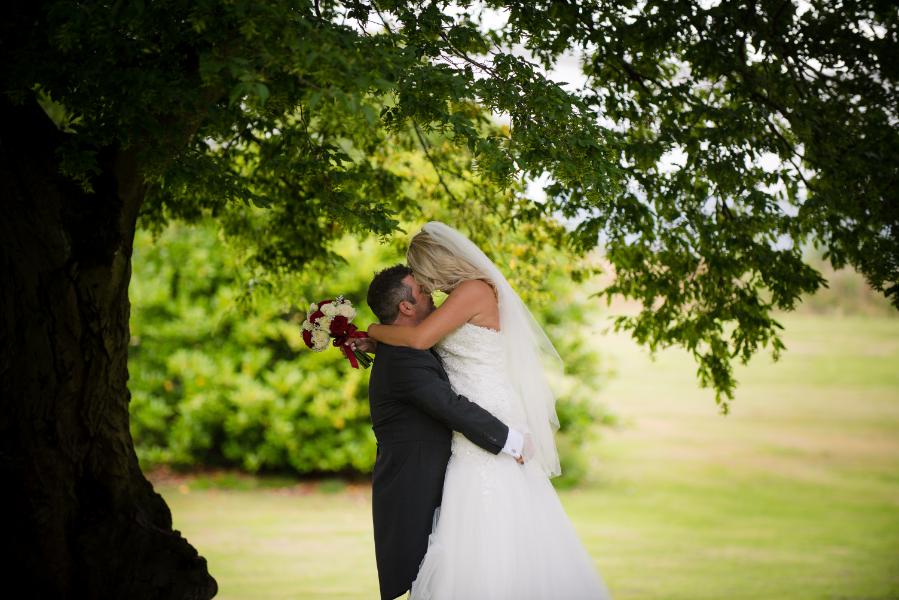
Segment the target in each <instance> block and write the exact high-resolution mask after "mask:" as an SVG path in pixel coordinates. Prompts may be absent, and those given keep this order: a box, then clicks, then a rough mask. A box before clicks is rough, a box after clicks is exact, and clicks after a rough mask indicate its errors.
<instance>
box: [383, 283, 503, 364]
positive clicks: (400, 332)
mask: <svg viewBox="0 0 899 600" xmlns="http://www.w3.org/2000/svg"><path fill="white" fill-rule="evenodd" d="M485 300H490V301H494V295H493V291H492V288H491V287H490V284H488V283H485V282H483V281H480V280H477V279H473V280H470V281H464V282H462V283H460V284H459V286H458V287H456V289H454V290H453V292H452V293H451V294H450V295H449V296H447V297H446V300H445V301H444V302H443V304H441V305H440V308H438V309H437V310H435V311H434V312H432V313H431V314H430V315H428V316H427V317H425V319H424V320H423V321H422V322H421V323H419V324H418V325H381V324H380V323H373V324H372V325H370V326H369V328H368V335H369V336H371V337H373V338H374V339H376V340H377V341H379V342H384V343H385V344H390V345H391V346H407V347H410V348H417V349H419V350H426V349H428V348H430V347H431V346H433V345H434V344H436V343H437V342H439V341H440V340H442V339H443V337H444V336H445V335H447V334H448V333H450V332H451V331H453V330H455V329H457V328H459V327H460V326H461V325H462V324H463V323H467V322H468V321H469V320H471V318H472V317H474V316H475V315H477V314H478V313H480V312H481V310H483V307H484V301H485Z"/></svg>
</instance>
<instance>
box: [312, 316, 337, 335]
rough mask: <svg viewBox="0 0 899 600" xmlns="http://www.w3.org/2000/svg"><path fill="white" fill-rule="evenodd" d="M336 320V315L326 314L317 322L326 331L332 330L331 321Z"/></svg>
mask: <svg viewBox="0 0 899 600" xmlns="http://www.w3.org/2000/svg"><path fill="white" fill-rule="evenodd" d="M333 320H334V317H330V316H328V315H325V316H324V317H319V318H318V321H316V322H315V324H316V326H317V327H318V328H319V329H321V330H322V331H324V332H325V333H330V332H331V321H333Z"/></svg>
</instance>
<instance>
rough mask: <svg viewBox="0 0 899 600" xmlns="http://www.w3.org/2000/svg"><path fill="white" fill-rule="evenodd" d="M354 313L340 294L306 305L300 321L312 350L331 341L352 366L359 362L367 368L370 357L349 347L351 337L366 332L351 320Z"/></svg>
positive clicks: (323, 347) (357, 364) (356, 365)
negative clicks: (303, 319)
mask: <svg viewBox="0 0 899 600" xmlns="http://www.w3.org/2000/svg"><path fill="white" fill-rule="evenodd" d="M355 316H356V309H355V308H353V303H352V302H350V301H349V300H347V299H346V298H344V297H343V296H337V298H335V299H333V300H322V301H321V302H314V303H312V305H310V306H309V312H308V313H306V320H305V321H303V325H302V329H303V341H304V342H306V345H307V346H309V347H310V348H312V350H313V351H314V352H321V351H322V350H324V349H325V348H327V347H328V343H329V342H331V343H333V345H334V346H336V347H337V348H340V349H341V350H342V351H343V354H344V356H346V358H347V360H348V361H350V364H351V365H352V366H353V368H354V369H358V368H359V365H360V364H361V365H362V366H363V367H364V368H366V369H367V368H368V367H370V366H371V363H372V357H371V356H369V355H368V354H366V353H365V352H362V351H361V350H354V349H352V348H351V347H350V344H349V342H350V340H351V339H353V338H364V337H368V334H366V333H365V332H364V331H359V328H358V327H356V326H355V325H353V324H352V323H350V321H352V320H353V317H355ZM332 340H333V342H332Z"/></svg>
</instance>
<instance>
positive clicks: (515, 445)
mask: <svg viewBox="0 0 899 600" xmlns="http://www.w3.org/2000/svg"><path fill="white" fill-rule="evenodd" d="M523 448H524V435H523V434H522V433H521V432H520V431H516V430H514V429H512V428H511V427H509V435H508V436H507V437H506V445H505V446H503V449H502V451H503V452H505V453H506V454H511V455H512V456H513V457H514V458H518V457H519V456H521V451H522V449H523Z"/></svg>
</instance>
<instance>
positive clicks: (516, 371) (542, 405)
mask: <svg viewBox="0 0 899 600" xmlns="http://www.w3.org/2000/svg"><path fill="white" fill-rule="evenodd" d="M422 231H425V232H427V233H428V235H430V236H431V237H432V238H433V239H434V240H435V241H436V242H437V243H439V244H441V245H442V246H444V247H445V248H447V249H448V250H450V251H451V252H452V253H453V254H455V255H456V256H458V257H459V258H462V259H464V260H466V261H467V262H469V263H470V264H471V265H472V266H473V267H475V268H476V269H477V270H478V271H480V272H481V273H483V274H484V275H485V276H486V277H487V278H488V279H490V281H492V282H493V283H494V285H495V286H496V290H497V293H498V297H499V321H500V335H501V338H502V344H503V351H504V354H505V356H504V358H505V365H506V369H507V370H508V375H509V381H510V382H511V383H512V386H513V389H514V391H515V392H516V394H517V395H518V397H519V398H520V399H521V403H522V406H523V408H524V413H525V417H526V420H527V423H526V426H527V430H528V432H530V434H531V436H532V437H533V441H534V446H535V455H534V458H533V459H532V460H536V461H538V464H539V465H540V466H541V467H542V468H543V471H544V472H545V473H546V475H547V476H548V477H554V476H556V475H558V474H560V473H561V472H562V470H561V467H560V466H559V453H558V451H557V450H556V442H555V439H554V437H553V434H554V432H555V431H556V430H558V429H559V418H558V416H557V415H556V400H555V397H554V396H553V393H552V390H551V389H550V387H549V383H548V381H547V377H546V372H545V371H544V367H543V365H542V363H541V354H543V355H544V356H546V357H547V358H550V359H554V360H557V361H559V362H560V363H561V358H560V357H559V354H558V352H556V349H555V348H554V347H553V345H552V342H550V341H549V338H548V337H546V333H544V331H543V329H542V328H541V327H540V325H539V324H538V323H537V321H536V320H535V319H534V317H533V315H532V314H531V311H529V310H528V307H527V306H525V304H524V302H522V300H521V298H520V297H519V296H518V294H517V293H516V292H515V290H513V289H512V286H511V285H509V282H508V281H507V280H506V278H505V277H504V276H503V274H502V273H501V272H500V270H499V269H498V268H497V267H496V265H495V264H493V261H491V260H490V259H489V258H487V255H486V254H484V253H483V252H482V251H481V249H480V248H478V247H477V246H476V245H475V244H474V243H473V242H472V241H471V240H469V239H468V238H467V237H465V236H464V235H463V234H462V233H460V232H459V231H457V230H455V229H453V228H452V227H450V226H448V225H445V224H444V223H441V222H439V221H431V222H429V223H427V224H426V225H425V226H424V227H422Z"/></svg>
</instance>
